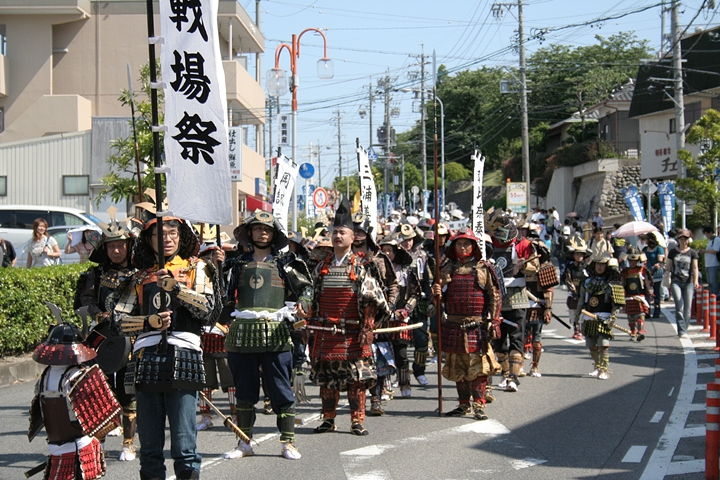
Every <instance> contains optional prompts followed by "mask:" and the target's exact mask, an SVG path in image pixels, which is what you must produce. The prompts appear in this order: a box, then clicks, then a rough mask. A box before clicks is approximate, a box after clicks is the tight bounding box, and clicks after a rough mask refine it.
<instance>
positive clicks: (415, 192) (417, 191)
mask: <svg viewBox="0 0 720 480" xmlns="http://www.w3.org/2000/svg"><path fill="white" fill-rule="evenodd" d="M410 191H411V192H412V193H413V195H417V194H418V193H420V187H418V186H417V185H413V187H412V188H411V189H410Z"/></svg>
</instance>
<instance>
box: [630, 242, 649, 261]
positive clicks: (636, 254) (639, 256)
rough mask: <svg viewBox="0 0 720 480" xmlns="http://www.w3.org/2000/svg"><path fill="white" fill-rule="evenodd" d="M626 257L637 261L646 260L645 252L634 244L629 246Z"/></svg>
mask: <svg viewBox="0 0 720 480" xmlns="http://www.w3.org/2000/svg"><path fill="white" fill-rule="evenodd" d="M626 258H627V259H628V260H633V261H636V262H644V261H645V260H646V258H645V254H644V253H642V252H641V251H640V249H639V248H637V247H634V246H632V245H631V246H629V247H628V250H627V256H626Z"/></svg>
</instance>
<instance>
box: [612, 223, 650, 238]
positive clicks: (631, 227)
mask: <svg viewBox="0 0 720 480" xmlns="http://www.w3.org/2000/svg"><path fill="white" fill-rule="evenodd" d="M656 231H658V229H657V227H656V226H655V225H653V224H651V223H648V222H628V223H626V224H625V225H623V226H621V227H620V228H618V229H617V230H615V231H614V232H613V236H614V237H636V236H638V235H643V234H645V233H650V232H656Z"/></svg>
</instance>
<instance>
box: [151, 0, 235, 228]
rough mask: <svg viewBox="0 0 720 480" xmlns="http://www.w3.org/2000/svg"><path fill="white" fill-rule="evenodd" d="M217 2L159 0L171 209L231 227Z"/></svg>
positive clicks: (199, 220) (223, 81) (194, 220)
mask: <svg viewBox="0 0 720 480" xmlns="http://www.w3.org/2000/svg"><path fill="white" fill-rule="evenodd" d="M217 10H218V0H194V1H193V2H177V1H174V0H160V31H161V33H162V36H163V37H164V39H165V42H164V44H163V45H162V47H161V50H160V64H161V66H162V75H163V83H164V84H165V85H164V88H165V121H164V124H165V125H166V127H167V130H166V131H165V139H164V147H165V158H166V164H167V167H168V171H167V197H168V208H169V210H171V211H172V212H173V215H175V216H177V217H180V218H184V219H186V220H190V221H192V222H198V223H200V222H204V223H213V224H221V225H229V224H230V223H232V194H231V187H232V185H231V182H230V165H229V162H228V131H227V123H228V122H227V96H226V92H225V74H224V73H223V67H222V61H221V57H220V43H219V36H218V30H217Z"/></svg>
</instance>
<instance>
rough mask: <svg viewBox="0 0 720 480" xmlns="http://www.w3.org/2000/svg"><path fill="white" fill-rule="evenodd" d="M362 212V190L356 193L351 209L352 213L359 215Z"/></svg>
mask: <svg viewBox="0 0 720 480" xmlns="http://www.w3.org/2000/svg"><path fill="white" fill-rule="evenodd" d="M359 211H360V190H358V191H357V192H355V196H354V197H353V201H352V208H351V209H350V212H351V213H357V212H359Z"/></svg>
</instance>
